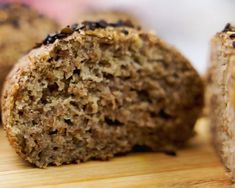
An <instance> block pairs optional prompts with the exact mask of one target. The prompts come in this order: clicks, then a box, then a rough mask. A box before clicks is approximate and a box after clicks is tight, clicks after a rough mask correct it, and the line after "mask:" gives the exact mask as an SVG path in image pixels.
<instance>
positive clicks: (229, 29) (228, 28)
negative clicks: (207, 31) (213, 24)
mask: <svg viewBox="0 0 235 188" xmlns="http://www.w3.org/2000/svg"><path fill="white" fill-rule="evenodd" d="M228 31H235V27H234V26H232V25H231V24H230V23H227V24H226V25H225V27H224V29H223V30H222V32H224V33H226V32H228Z"/></svg>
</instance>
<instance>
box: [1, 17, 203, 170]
mask: <svg viewBox="0 0 235 188" xmlns="http://www.w3.org/2000/svg"><path fill="white" fill-rule="evenodd" d="M202 103H203V86H202V81H201V79H200V77H199V75H198V74H197V72H196V71H195V70H194V68H193V67H192V66H191V64H190V63H189V61H188V60H187V59H186V58H185V57H183V56H182V55H181V54H180V53H179V52H178V51H177V50H176V49H175V48H173V47H171V46H170V45H168V44H166V43H165V42H164V41H162V40H161V39H159V38H158V37H157V36H156V35H154V34H152V33H147V32H145V31H143V30H140V29H139V28H135V27H134V26H133V25H132V24H131V23H130V22H124V21H118V22H116V23H107V22H106V21H104V20H102V21H99V22H91V21H86V22H83V23H82V24H75V25H72V26H70V27H66V28H64V29H62V31H61V32H59V33H57V34H52V35H49V36H48V37H47V38H46V39H45V40H44V41H43V43H42V44H41V46H38V47H37V48H36V49H34V50H32V51H31V52H30V53H29V54H27V55H26V56H24V57H23V58H22V59H21V60H20V61H19V62H18V63H17V65H16V66H15V67H14V69H13V70H12V71H11V73H10V74H9V76H8V79H7V81H6V83H5V87H4V92H3V97H2V109H3V114H2V115H3V124H4V127H5V130H6V132H7V135H8V138H9V141H10V143H11V144H12V146H13V147H14V148H15V149H16V151H17V153H18V154H19V155H20V156H21V157H22V158H23V159H25V160H27V161H29V162H30V163H33V164H35V165H36V166H38V167H46V166H48V165H62V164H68V163H73V162H80V161H87V160H89V159H101V160H104V159H108V158H110V157H113V156H114V155H115V154H118V153H126V152H129V151H131V150H132V148H133V147H135V146H147V147H149V148H150V149H152V150H154V151H172V150H175V149H176V148H177V147H179V146H181V145H183V144H184V143H185V142H186V141H187V140H188V139H189V138H191V137H192V136H193V126H194V123H195V121H196V119H197V117H198V115H199V114H200V112H201V108H202Z"/></svg>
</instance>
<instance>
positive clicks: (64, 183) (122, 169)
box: [0, 119, 231, 188]
mask: <svg viewBox="0 0 235 188" xmlns="http://www.w3.org/2000/svg"><path fill="white" fill-rule="evenodd" d="M196 130H197V132H198V135H197V136H196V137H195V138H193V139H192V140H191V142H190V143H189V145H188V146H187V147H186V148H185V149H183V150H181V151H179V152H178V153H177V156H176V157H172V156H167V155H165V154H162V153H132V154H128V155H126V156H121V157H116V158H114V159H112V160H110V161H103V162H102V161H90V162H87V163H83V164H77V165H76V164H74V165H66V166H62V167H49V168H47V169H38V168H35V167H32V166H30V165H29V164H28V163H26V162H24V161H23V160H21V159H20V158H19V157H18V156H17V155H16V154H15V152H14V150H13V149H12V148H11V147H10V146H9V143H8V141H7V139H6V137H5V134H4V132H3V130H2V128H0V188H5V187H10V188H14V187H17V188H18V187H24V188H25V187H65V188H67V187H76V188H77V187H79V188H80V187H81V188H84V187H96V188H106V187H108V188H109V187H111V188H112V187H126V188H127V187H128V188H133V187H141V188H142V187H144V188H149V187H150V188H151V187H154V188H155V187H161V188H162V187H180V188H181V187H185V188H190V187H202V188H206V187H212V188H216V187H220V188H221V187H231V184H230V181H229V179H228V176H227V175H226V172H225V170H224V168H223V165H222V164H221V163H220V160H219V159H218V157H217V156H216V154H215V152H214V150H213V148H212V146H211V144H210V138H209V131H208V123H207V120H206V119H200V120H199V121H198V123H197V126H196Z"/></svg>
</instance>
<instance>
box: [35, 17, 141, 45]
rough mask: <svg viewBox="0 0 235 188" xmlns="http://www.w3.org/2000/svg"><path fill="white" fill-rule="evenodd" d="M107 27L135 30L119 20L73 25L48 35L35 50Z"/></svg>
mask: <svg viewBox="0 0 235 188" xmlns="http://www.w3.org/2000/svg"><path fill="white" fill-rule="evenodd" d="M107 27H129V28H135V27H136V26H134V25H133V24H132V22H131V21H129V20H125V21H124V20H119V21H117V22H113V23H111V22H109V23H108V22H106V21H105V20H99V21H83V22H81V23H80V24H77V23H75V24H73V25H68V26H67V27H65V28H63V29H62V30H61V31H60V32H56V33H52V34H49V35H47V37H46V38H45V39H44V40H43V41H42V43H38V44H37V45H36V46H35V48H37V47H40V46H41V45H47V44H52V43H54V42H55V40H56V39H62V38H66V37H68V36H69V35H71V34H73V33H74V32H80V31H81V30H92V31H93V30H95V29H99V28H103V29H105V28H107ZM136 29H140V27H136ZM123 33H124V34H128V31H127V30H123Z"/></svg>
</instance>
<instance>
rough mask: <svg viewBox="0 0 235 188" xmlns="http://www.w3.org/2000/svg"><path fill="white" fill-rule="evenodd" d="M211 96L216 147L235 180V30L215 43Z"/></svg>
mask: <svg viewBox="0 0 235 188" xmlns="http://www.w3.org/2000/svg"><path fill="white" fill-rule="evenodd" d="M207 96H208V99H209V117H210V121H211V126H212V132H213V141H214V144H215V147H216V149H217V151H218V153H219V155H220V157H221V158H222V160H223V162H224V164H225V166H226V167H227V169H228V170H229V172H231V173H230V174H231V176H232V178H233V181H234V180H235V179H234V177H235V28H234V27H232V26H231V25H230V24H228V25H226V27H225V29H224V30H223V31H222V32H219V33H217V34H216V35H215V37H214V38H213V39H212V42H211V64H210V69H209V78H208V87H207Z"/></svg>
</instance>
